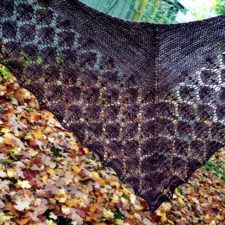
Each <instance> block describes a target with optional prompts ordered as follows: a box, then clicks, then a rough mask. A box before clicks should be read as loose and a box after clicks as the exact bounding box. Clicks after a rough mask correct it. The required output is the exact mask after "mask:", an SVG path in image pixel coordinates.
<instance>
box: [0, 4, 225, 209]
mask: <svg viewBox="0 0 225 225" xmlns="http://www.w3.org/2000/svg"><path fill="white" fill-rule="evenodd" d="M224 28H225V16H217V17H214V18H210V19H206V20H203V21H195V22H189V23H182V24H173V25H160V24H151V23H137V22H129V21H124V20H121V19H118V18H114V17H111V16H109V15H105V14H103V13H101V12H98V11H96V10H94V9H92V8H90V7H88V6H86V5H84V4H83V3H81V2H79V1H78V0H61V1H58V0H26V1H25V0H1V1H0V49H1V52H0V63H1V64H4V65H5V66H7V67H8V68H9V69H10V70H11V71H12V72H13V73H14V74H15V75H16V76H17V79H18V81H19V83H20V84H21V85H22V86H23V87H25V88H26V89H28V90H29V91H31V92H32V93H33V94H34V95H35V96H36V97H37V99H38V100H39V102H40V105H41V107H42V109H47V110H49V111H51V112H53V113H54V115H55V116H56V117H57V119H58V120H59V121H60V122H61V124H62V125H63V126H64V127H65V128H67V129H68V130H69V131H71V132H73V133H74V134H75V135H76V136H77V137H78V139H79V140H80V142H81V143H82V144H83V145H84V146H86V147H88V148H89V149H90V150H92V151H94V152H95V153H96V154H97V155H98V157H99V159H100V160H101V161H102V162H103V164H104V165H105V166H108V167H111V168H113V169H114V170H115V171H116V172H117V174H118V176H119V177H120V179H121V180H122V181H124V182H125V183H127V184H129V185H130V186H131V187H132V188H133V189H134V191H135V193H136V194H137V195H139V196H142V197H143V198H145V199H146V201H147V202H148V204H149V206H150V210H151V211H154V210H155V209H156V208H157V207H158V206H159V205H160V204H161V203H162V202H163V201H165V200H168V199H170V198H171V196H172V194H173V192H174V190H175V188H176V187H177V186H178V185H180V184H181V183H183V182H186V181H187V179H188V178H189V177H190V175H191V174H192V173H193V172H194V171H195V170H196V169H197V168H199V167H201V166H202V165H204V164H205V163H206V161H207V160H208V159H209V158H210V157H211V156H212V154H213V153H215V152H216V151H217V150H218V149H220V148H222V147H223V146H224V143H225V136H224V132H225V53H224V52H225V30H224Z"/></svg>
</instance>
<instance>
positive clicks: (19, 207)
mask: <svg viewBox="0 0 225 225" xmlns="http://www.w3.org/2000/svg"><path fill="white" fill-rule="evenodd" d="M0 78H1V79H0V225H1V224H5V225H13V224H19V225H25V224H34V225H35V224H49V225H56V224H59V225H60V224H63V225H67V224H68V225H81V224H96V225H109V224H118V225H150V224H178V225H183V224H210V225H214V224H215V225H217V224H219V225H220V224H221V225H222V224H224V221H225V218H224V217H225V203H224V202H225V194H224V193H225V189H224V181H225V163H224V162H225V151H224V150H221V151H219V152H218V153H216V154H215V155H214V156H213V157H212V159H211V160H210V161H209V162H208V163H207V164H206V166H205V167H203V168H201V169H199V170H197V171H196V172H195V173H194V174H193V175H192V177H191V178H190V179H189V182H188V183H186V184H183V185H181V186H179V187H178V188H177V189H176V191H175V193H174V196H173V199H172V201H171V202H166V203H163V204H162V205H161V206H160V207H159V209H158V210H156V212H155V213H153V214H150V212H149V209H148V206H147V204H146V202H145V201H144V200H143V199H142V198H139V197H137V196H135V194H134V192H133V190H132V189H131V188H130V187H128V186H127V185H125V184H124V183H123V182H121V181H120V180H119V179H118V177H117V175H116V173H115V172H114V171H113V170H112V169H110V168H105V167H103V166H102V164H101V162H100V161H99V160H98V157H97V156H96V155H94V154H93V153H92V152H91V151H89V149H87V148H85V147H82V146H81V145H80V143H79V141H78V140H77V138H76V137H74V136H73V135H72V134H71V133H70V132H68V131H66V130H65V129H64V128H63V127H62V126H61V125H60V123H59V122H58V121H57V120H56V119H55V117H54V116H53V115H52V114H51V113H50V112H48V111H45V110H40V106H39V103H38V101H37V99H36V98H35V97H34V96H33V95H32V94H31V93H30V92H28V91H27V90H25V89H23V88H21V87H20V86H19V84H18V83H17V80H16V78H15V77H14V76H13V75H12V74H11V73H10V72H9V71H8V70H7V69H6V68H5V67H4V66H2V65H0Z"/></svg>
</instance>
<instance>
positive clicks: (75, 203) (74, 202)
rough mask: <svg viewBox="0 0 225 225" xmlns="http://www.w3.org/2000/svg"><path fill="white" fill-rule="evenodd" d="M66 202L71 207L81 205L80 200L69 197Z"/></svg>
mask: <svg viewBox="0 0 225 225" xmlns="http://www.w3.org/2000/svg"><path fill="white" fill-rule="evenodd" d="M66 204H67V205H68V206H69V207H77V206H78V205H79V200H77V199H68V200H67V201H66Z"/></svg>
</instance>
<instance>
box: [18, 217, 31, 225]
mask: <svg viewBox="0 0 225 225" xmlns="http://www.w3.org/2000/svg"><path fill="white" fill-rule="evenodd" d="M15 220H16V222H17V223H18V224H19V225H24V224H27V223H28V222H29V221H30V218H23V219H18V218H16V219H15Z"/></svg>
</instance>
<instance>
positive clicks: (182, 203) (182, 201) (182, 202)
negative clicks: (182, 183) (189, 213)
mask: <svg viewBox="0 0 225 225" xmlns="http://www.w3.org/2000/svg"><path fill="white" fill-rule="evenodd" d="M178 204H179V205H180V206H182V207H184V206H185V202H184V200H183V199H182V198H178Z"/></svg>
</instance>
